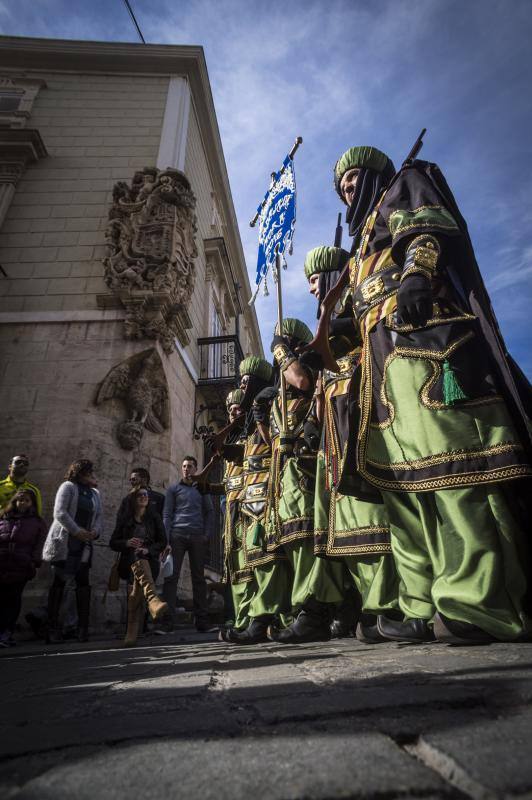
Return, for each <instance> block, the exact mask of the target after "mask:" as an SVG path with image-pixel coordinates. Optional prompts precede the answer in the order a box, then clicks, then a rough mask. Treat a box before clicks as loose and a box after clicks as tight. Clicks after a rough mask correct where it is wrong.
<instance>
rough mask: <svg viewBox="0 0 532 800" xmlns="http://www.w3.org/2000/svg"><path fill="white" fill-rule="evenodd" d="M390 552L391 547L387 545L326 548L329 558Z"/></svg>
mask: <svg viewBox="0 0 532 800" xmlns="http://www.w3.org/2000/svg"><path fill="white" fill-rule="evenodd" d="M391 552H392V547H391V545H389V544H384V543H383V544H358V545H353V546H352V547H332V548H329V547H327V550H326V553H327V555H329V556H356V555H362V554H363V553H369V554H371V553H383V554H387V553H390V554H391Z"/></svg>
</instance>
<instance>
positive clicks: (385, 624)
mask: <svg viewBox="0 0 532 800" xmlns="http://www.w3.org/2000/svg"><path fill="white" fill-rule="evenodd" d="M377 628H378V631H379V633H380V635H381V636H384V638H385V639H389V640H390V641H392V642H434V641H436V637H435V636H434V634H433V632H432V628H431V627H430V626H429V624H428V622H427V620H426V619H407V620H405V621H404V622H397V621H396V620H392V619H387V618H386V617H383V616H379V617H377Z"/></svg>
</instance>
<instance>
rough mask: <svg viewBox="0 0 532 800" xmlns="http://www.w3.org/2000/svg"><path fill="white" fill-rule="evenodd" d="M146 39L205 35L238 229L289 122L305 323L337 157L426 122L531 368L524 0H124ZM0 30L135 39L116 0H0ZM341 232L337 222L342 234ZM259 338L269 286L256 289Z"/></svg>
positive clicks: (294, 289)
mask: <svg viewBox="0 0 532 800" xmlns="http://www.w3.org/2000/svg"><path fill="white" fill-rule="evenodd" d="M131 2H132V6H133V8H134V10H135V13H136V15H137V19H138V21H139V23H140V26H141V28H142V31H143V33H144V36H145V38H146V41H147V42H149V43H166V44H200V45H202V46H203V47H204V48H205V55H206V59H207V65H208V69H209V75H210V79H211V83H212V88H213V95H214V101H215V105H216V110H217V115H218V122H219V125H220V130H221V135H222V141H223V145H224V151H225V156H226V160H227V165H228V170H229V176H230V180H231V187H232V191H233V197H234V202H235V207H236V211H237V216H238V220H239V224H240V233H241V236H242V241H243V244H244V250H245V254H246V259H247V263H248V269H249V272H250V277H251V279H253V275H254V271H255V262H256V229H255V230H252V229H250V228H249V225H248V222H249V219H250V218H251V217H252V216H253V213H254V210H255V208H256V206H257V204H258V202H259V200H260V199H261V197H262V196H263V194H264V192H265V190H266V188H267V184H268V178H269V174H270V172H271V171H272V170H273V169H276V168H278V167H279V166H280V164H281V162H282V159H283V157H284V156H285V155H286V152H287V151H288V150H289V148H290V146H291V145H292V142H293V140H294V138H295V136H297V135H301V136H302V137H303V139H304V143H303V145H302V147H301V148H300V151H299V152H298V154H297V156H296V172H297V181H298V222H297V227H296V237H295V242H294V245H295V247H294V255H293V257H292V258H290V259H289V269H288V272H285V273H284V280H285V284H284V286H285V292H284V296H285V314H286V315H287V316H298V317H300V318H302V319H304V320H305V321H306V322H307V323H308V324H310V325H311V326H314V324H315V312H316V308H315V301H314V300H313V299H312V298H311V297H310V296H309V295H307V286H306V282H305V280H304V278H303V272H302V263H303V259H304V256H305V253H306V251H307V250H309V249H310V248H312V247H315V246H316V245H319V244H330V243H332V239H333V235H334V228H335V224H336V214H337V212H338V211H340V210H342V209H343V207H342V206H341V204H340V202H339V199H338V197H337V196H336V194H335V192H334V190H333V188H332V166H333V164H334V162H335V160H336V158H337V157H338V156H339V155H340V154H341V153H342V152H343V151H344V150H346V149H347V148H348V147H350V146H351V145H354V144H374V145H376V146H377V147H379V148H381V149H382V150H385V151H386V152H387V153H388V154H389V155H390V156H391V157H392V159H393V160H394V162H395V163H396V165H397V164H399V163H400V162H401V161H402V159H403V158H404V156H405V155H406V153H407V152H408V150H409V149H410V147H411V145H412V143H413V141H414V140H415V138H416V136H417V134H418V133H419V131H420V129H421V128H422V127H427V128H428V133H427V135H426V137H425V146H424V148H423V151H422V156H423V157H424V158H426V159H428V160H431V161H436V162H437V163H438V164H439V165H440V167H441V169H442V170H443V172H444V174H445V175H446V177H447V180H448V182H449V184H450V186H451V188H452V189H453V191H454V193H455V195H456V198H457V200H458V203H459V205H460V207H461V210H462V213H463V215H464V216H465V218H466V220H467V221H468V224H469V228H470V232H471V235H472V239H473V243H474V245H475V248H476V252H477V258H478V261H479V264H480V267H481V270H482V272H483V275H484V278H485V280H486V283H487V286H488V289H489V291H490V293H491V296H492V301H493V304H494V307H495V310H496V313H497V315H498V317H499V321H500V324H501V327H502V330H503V333H504V335H505V338H506V341H507V345H508V348H509V350H510V351H511V352H512V354H513V355H514V357H515V358H516V359H517V360H518V361H519V363H520V364H521V366H522V367H523V368H524V369H525V370H526V372H527V373H528V375H529V376H532V353H531V348H530V344H531V341H532V337H531V335H530V331H529V324H530V318H531V309H532V204H531V197H532V190H531V183H532V181H531V177H532V135H531V128H532V124H531V123H532V112H531V96H532V92H531V87H530V84H531V79H532V47H531V46H530V42H531V41H532V2H530V0H328V2H326V1H325V0H322V1H321V2H313V1H312V0H306V1H303V0H292V2H290V3H287V2H286V0H284V2H279V0H269V2H268V3H265V2H262V1H259V0H189V2H187V3H185V2H176V0H131ZM0 31H1V32H2V33H4V34H8V35H20V36H44V37H52V38H71V39H93V40H115V41H132V42H134V41H138V39H137V37H136V32H135V30H134V28H133V25H132V23H131V21H130V19H129V17H128V15H127V12H126V9H125V7H124V5H123V2H122V0H0ZM347 242H348V239H347V235H346V233H344V244H346V245H347ZM257 313H258V316H259V321H260V324H261V330H262V334H263V340H264V345H265V349H266V351H268V349H269V342H270V338H271V330H272V327H273V323H274V320H275V315H276V311H275V305H274V296H273V292H271V295H270V297H269V298H265V297H263V296H262V295H259V298H258V300H257Z"/></svg>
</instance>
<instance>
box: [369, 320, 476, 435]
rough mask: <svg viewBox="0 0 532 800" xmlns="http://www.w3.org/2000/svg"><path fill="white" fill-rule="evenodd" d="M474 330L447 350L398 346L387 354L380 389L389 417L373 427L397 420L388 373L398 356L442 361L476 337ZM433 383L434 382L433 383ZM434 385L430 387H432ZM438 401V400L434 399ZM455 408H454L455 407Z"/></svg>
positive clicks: (382, 428) (431, 377)
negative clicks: (388, 388) (388, 382)
mask: <svg viewBox="0 0 532 800" xmlns="http://www.w3.org/2000/svg"><path fill="white" fill-rule="evenodd" d="M474 335H475V334H474V333H473V331H468V332H467V333H465V334H464V335H463V336H461V337H460V338H459V339H456V340H455V341H454V342H453V343H452V344H450V345H449V347H448V348H447V349H446V350H442V351H438V350H426V349H423V348H419V347H396V348H395V350H393V351H392V352H391V353H389V355H387V356H386V359H385V361H384V367H383V370H382V380H381V385H380V389H379V396H380V400H381V403H382V404H383V406H385V407H386V408H387V409H388V419H385V420H383V421H382V422H372V423H370V424H371V427H372V428H377V429H380V430H385V429H386V428H389V427H390V425H392V424H393V422H394V420H395V408H394V405H393V403H392V402H391V400H389V398H388V395H387V394H386V373H387V371H388V367H389V366H390V364H391V363H392V361H395V359H396V358H425V359H427V360H430V361H431V360H432V359H437V360H441V361H445V359H446V358H448V357H449V356H450V355H451V353H454V351H455V350H457V349H458V348H459V347H460V346H461V345H462V344H464V343H465V342H466V341H468V340H469V339H472V338H473V337H474ZM433 377H434V376H433V375H431V376H430V377H429V378H428V380H427V381H426V383H429V382H430V381H431V380H432V379H433ZM432 385H433V384H432ZM432 385H431V387H430V388H432ZM424 388H425V384H424V385H423V386H422V387H421V391H420V394H421V392H422V391H423V389H424ZM434 402H437V401H434ZM444 408H446V409H448V406H444ZM453 410H454V409H453Z"/></svg>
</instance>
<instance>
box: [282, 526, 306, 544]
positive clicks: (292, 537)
mask: <svg viewBox="0 0 532 800" xmlns="http://www.w3.org/2000/svg"><path fill="white" fill-rule="evenodd" d="M310 537H314V528H311V529H310V530H307V531H295V532H294V533H288V534H284V533H281V535H280V537H279V544H290V542H295V541H297V540H298V539H308V538H310Z"/></svg>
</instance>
